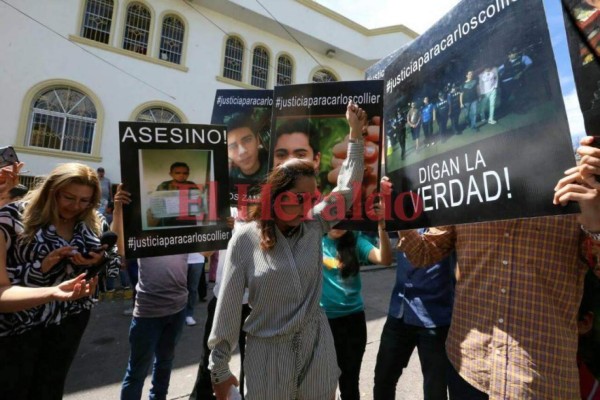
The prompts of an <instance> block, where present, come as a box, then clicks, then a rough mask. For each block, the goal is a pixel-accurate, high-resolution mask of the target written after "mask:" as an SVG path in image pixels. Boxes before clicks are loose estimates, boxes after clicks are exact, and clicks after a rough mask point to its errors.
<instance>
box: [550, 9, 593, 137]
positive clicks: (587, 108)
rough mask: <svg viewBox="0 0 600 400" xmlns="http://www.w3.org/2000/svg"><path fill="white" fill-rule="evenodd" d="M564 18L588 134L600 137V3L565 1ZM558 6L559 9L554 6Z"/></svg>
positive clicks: (579, 102)
mask: <svg viewBox="0 0 600 400" xmlns="http://www.w3.org/2000/svg"><path fill="white" fill-rule="evenodd" d="M563 4H564V7H563V15H564V22H565V26H566V32H567V40H568V44H569V53H570V58H571V62H572V66H573V73H574V77H575V84H576V87H577V96H574V99H575V98H577V99H578V100H579V101H578V102H577V104H578V105H579V107H580V108H581V111H582V112H583V120H584V124H585V131H586V132H587V134H589V135H594V136H600V62H599V59H598V57H599V56H600V47H599V42H600V3H599V2H597V1H595V0H565V1H563ZM555 7H557V6H556V5H555ZM557 8H558V7H557Z"/></svg>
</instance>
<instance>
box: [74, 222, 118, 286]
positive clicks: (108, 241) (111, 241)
mask: <svg viewBox="0 0 600 400" xmlns="http://www.w3.org/2000/svg"><path fill="white" fill-rule="evenodd" d="M115 243H117V234H116V233H114V232H111V231H107V232H104V233H103V234H102V237H101V238H100V246H96V247H93V248H91V249H89V250H87V251H85V252H84V253H83V254H82V255H83V257H85V258H87V259H91V258H92V257H93V256H92V255H90V254H89V253H101V252H103V251H104V250H106V249H109V248H111V247H113V246H114V245H115ZM108 263H109V260H107V259H104V260H103V261H101V262H99V263H98V264H96V265H92V266H90V267H89V268H87V269H86V273H85V279H86V280H88V279H91V278H93V277H94V276H96V275H98V273H99V272H100V271H102V269H103V268H105V267H106V266H107V265H108Z"/></svg>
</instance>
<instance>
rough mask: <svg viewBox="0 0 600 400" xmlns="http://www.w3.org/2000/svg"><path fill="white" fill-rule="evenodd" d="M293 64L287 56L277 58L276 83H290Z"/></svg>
mask: <svg viewBox="0 0 600 400" xmlns="http://www.w3.org/2000/svg"><path fill="white" fill-rule="evenodd" d="M293 71H294V66H293V65H292V60H291V59H290V58H289V57H288V56H279V58H278V59H277V84H278V85H289V84H290V83H292V73H293Z"/></svg>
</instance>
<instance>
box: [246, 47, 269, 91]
mask: <svg viewBox="0 0 600 400" xmlns="http://www.w3.org/2000/svg"><path fill="white" fill-rule="evenodd" d="M268 78H269V53H268V52H267V50H266V49H265V48H263V47H257V48H255V49H254V52H253V55H252V79H251V82H250V83H251V84H252V85H254V86H258V87H261V88H263V89H266V88H267V81H268Z"/></svg>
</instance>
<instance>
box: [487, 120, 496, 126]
mask: <svg viewBox="0 0 600 400" xmlns="http://www.w3.org/2000/svg"><path fill="white" fill-rule="evenodd" d="M488 124H491V125H495V124H496V120H495V119H490V120H488Z"/></svg>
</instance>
